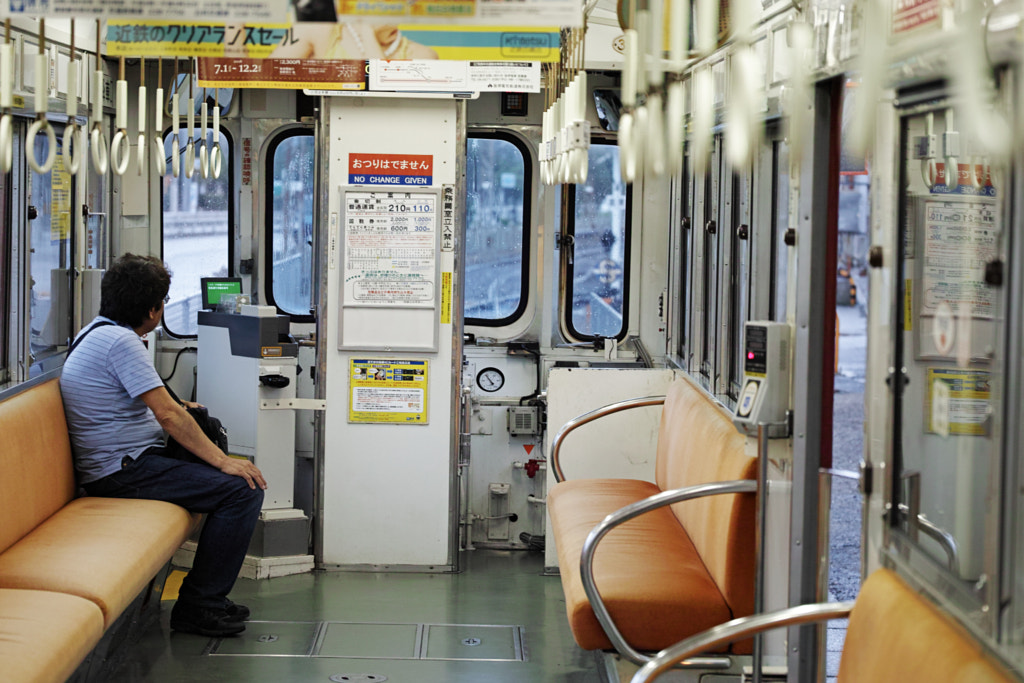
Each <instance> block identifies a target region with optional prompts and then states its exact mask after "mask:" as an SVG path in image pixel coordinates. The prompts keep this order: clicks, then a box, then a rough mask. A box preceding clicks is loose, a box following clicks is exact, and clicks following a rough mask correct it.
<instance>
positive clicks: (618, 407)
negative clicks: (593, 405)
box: [551, 396, 665, 481]
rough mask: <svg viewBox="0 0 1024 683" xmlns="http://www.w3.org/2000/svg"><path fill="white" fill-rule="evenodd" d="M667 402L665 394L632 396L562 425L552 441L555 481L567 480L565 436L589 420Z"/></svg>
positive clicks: (552, 462)
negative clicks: (563, 460)
mask: <svg viewBox="0 0 1024 683" xmlns="http://www.w3.org/2000/svg"><path fill="white" fill-rule="evenodd" d="M664 403H665V397H664V396H645V397H643V398H631V399H629V400H626V401H618V402H616V403H609V404H608V405H606V406H601V407H600V408H597V409H595V410H591V411H590V412H589V413H583V414H582V415H578V416H576V417H574V418H573V419H571V420H569V421H568V422H566V423H565V424H564V425H562V428H561V429H559V430H558V433H557V434H555V438H554V440H552V442H551V471H552V472H553V473H554V475H555V481H565V475H564V474H562V463H561V462H560V460H559V452H560V451H561V448H562V442H563V441H564V440H565V437H567V436H568V435H569V433H570V432H572V431H573V430H574V429H576V428H577V427H582V426H583V425H585V424H587V423H588V422H593V421H594V420H596V419H598V418H600V417H604V416H605V415H611V414H612V413H618V412H621V411H623V410H629V409H630V408H643V407H644V406H659V405H663V404H664Z"/></svg>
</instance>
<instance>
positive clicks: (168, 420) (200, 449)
mask: <svg viewBox="0 0 1024 683" xmlns="http://www.w3.org/2000/svg"><path fill="white" fill-rule="evenodd" d="M140 398H142V400H143V401H145V403H146V405H147V406H149V409H150V410H152V411H153V415H155V416H156V419H157V422H159V423H160V426H161V427H163V429H164V431H166V432H167V433H168V434H170V435H171V436H173V437H174V439H175V440H176V441H177V442H178V443H180V444H181V445H182V446H184V447H185V448H186V449H188V450H189V451H190V452H192V453H194V454H195V455H196V456H197V457H199V458H202V459H203V460H205V461H206V462H208V463H210V464H211V465H213V466H214V467H216V468H217V469H219V470H220V471H221V472H223V473H224V474H231V475H234V476H236V477H242V478H243V479H245V480H246V481H247V482H249V488H253V489H254V488H256V487H257V486H259V487H260V488H261V489H264V490H266V488H267V482H266V480H265V479H264V478H263V473H262V472H260V470H259V468H257V467H256V466H255V465H253V464H252V463H251V462H249V461H248V460H241V459H239V458H229V457H228V456H227V455H226V454H225V453H224V451H222V450H221V449H219V448H217V445H216V444H214V443H213V442H212V441H210V440H209V439H208V438H207V437H206V434H204V433H203V430H202V429H200V428H199V425H198V424H196V421H195V420H193V419H192V416H191V415H189V414H188V412H186V411H185V409H184V408H182V407H181V406H180V405H178V403H177V402H176V401H175V400H174V399H173V398H171V395H170V394H169V393H168V392H167V389H166V388H165V387H156V388H155V389H150V390H149V391H147V392H145V393H144V394H142V396H141V397H140Z"/></svg>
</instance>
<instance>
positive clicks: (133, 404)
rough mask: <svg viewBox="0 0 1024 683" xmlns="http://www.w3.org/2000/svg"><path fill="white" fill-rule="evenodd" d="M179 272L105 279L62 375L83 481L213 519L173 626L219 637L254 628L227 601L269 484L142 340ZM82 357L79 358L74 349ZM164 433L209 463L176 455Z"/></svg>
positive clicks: (149, 266)
mask: <svg viewBox="0 0 1024 683" xmlns="http://www.w3.org/2000/svg"><path fill="white" fill-rule="evenodd" d="M170 286H171V276H170V273H168V272H167V269H166V268H165V267H164V265H163V263H161V262H160V261H159V260H158V259H156V258H153V257H144V256H136V255H134V254H125V255H124V256H122V257H121V258H119V259H118V260H117V261H116V262H115V263H114V264H113V265H112V266H111V267H110V269H109V270H108V271H107V272H106V274H105V275H104V276H103V282H102V285H101V292H100V315H99V316H98V317H97V318H96V319H95V320H93V321H92V322H91V323H90V324H89V325H87V326H86V327H85V329H84V330H83V331H82V332H81V333H80V334H79V335H78V338H76V340H75V343H74V344H72V346H71V350H70V351H69V352H68V358H67V360H66V361H65V363H64V369H63V371H62V374H61V379H60V388H61V393H62V395H63V398H64V411H65V413H66V416H67V422H68V433H69V434H70V437H71V447H72V451H73V453H74V459H75V470H76V472H77V474H78V480H79V483H80V484H81V485H82V487H83V488H85V490H86V492H88V493H89V495H93V496H104V497H108V498H148V499H153V500H164V501H168V502H171V503H176V504H178V505H181V506H182V507H184V508H185V509H187V510H188V511H190V512H200V513H206V515H207V517H206V523H205V525H204V526H203V531H202V534H201V535H200V537H199V544H198V546H197V547H196V554H195V560H194V562H193V564H192V571H190V572H189V573H188V576H186V577H185V580H184V582H183V583H182V585H181V591H180V594H179V597H178V601H177V603H176V604H175V605H174V608H173V610H172V611H171V628H173V629H174V630H176V631H183V632H185V633H197V634H201V635H205V636H211V637H219V636H226V635H233V634H236V633H240V632H242V631H244V630H245V624H244V623H243V622H244V621H245V620H246V619H247V618H248V617H249V610H248V608H246V607H245V606H244V605H239V604H236V603H234V602H232V601H231V600H229V599H228V597H227V596H228V593H229V592H230V591H231V588H232V586H234V584H235V579H236V578H237V577H238V571H239V569H241V567H242V561H243V560H244V559H245V551H246V549H247V548H248V547H249V540H250V537H251V536H252V532H253V529H254V528H255V525H256V520H257V519H258V518H259V514H260V508H261V507H262V505H263V491H264V489H266V488H267V483H266V481H265V480H264V479H263V474H262V473H261V472H260V471H259V469H258V468H257V467H256V466H255V465H253V464H252V463H251V462H249V461H248V460H241V459H238V458H231V457H228V456H227V455H226V454H225V453H224V452H223V451H221V450H220V449H219V448H218V447H217V446H216V445H215V444H214V443H213V442H212V441H210V439H208V438H207V437H206V435H205V434H204V433H203V431H202V430H201V429H200V428H199V425H197V424H196V421H195V420H194V419H192V417H191V416H190V415H189V414H188V413H187V412H186V411H185V409H184V408H183V407H182V406H180V405H179V404H178V403H177V402H176V401H175V400H174V399H173V398H171V395H170V393H169V392H168V391H167V389H166V387H164V383H163V381H162V380H161V379H160V375H159V374H157V371H156V368H155V367H153V362H152V360H150V357H149V353H148V352H147V351H146V347H145V345H144V344H143V342H142V339H141V337H142V336H143V335H145V334H146V333H148V332H151V331H153V330H154V329H156V327H157V325H159V324H160V320H161V318H162V316H163V310H164V303H166V301H167V292H168V291H169V290H170ZM72 352H73V353H72ZM164 432H166V433H167V434H168V435H170V436H172V437H174V438H175V439H176V440H177V441H178V443H180V444H181V445H182V446H184V447H185V448H186V449H188V450H189V451H191V452H192V453H193V454H195V455H196V456H198V458H199V459H201V460H203V461H205V462H204V463H198V462H194V461H193V462H186V461H183V460H178V459H174V458H170V457H167V455H166V453H165V449H164Z"/></svg>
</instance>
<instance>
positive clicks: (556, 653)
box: [111, 550, 599, 683]
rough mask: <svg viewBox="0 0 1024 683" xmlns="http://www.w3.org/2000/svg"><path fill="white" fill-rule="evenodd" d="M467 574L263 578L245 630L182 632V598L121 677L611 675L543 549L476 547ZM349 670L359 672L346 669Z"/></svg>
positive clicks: (405, 680) (213, 680)
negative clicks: (585, 642) (577, 634)
mask: <svg viewBox="0 0 1024 683" xmlns="http://www.w3.org/2000/svg"><path fill="white" fill-rule="evenodd" d="M464 557H465V567H466V569H465V571H464V572H462V573H461V574H452V575H448V574H406V573H402V574H373V573H353V572H317V573H313V574H304V575H299V576H286V577H279V578H273V579H263V580H260V581H252V580H246V579H240V580H239V581H238V583H237V584H236V586H235V590H234V592H233V593H232V595H231V597H232V599H233V600H235V601H236V602H240V603H243V604H245V605H247V606H249V608H250V609H251V610H252V613H253V621H251V622H249V624H248V627H247V629H246V631H245V633H244V634H242V636H240V637H238V638H224V639H221V640H219V641H216V640H215V641H213V642H212V643H211V640H210V639H209V638H204V637H201V636H192V635H187V634H180V633H175V632H172V631H171V630H170V628H169V626H168V619H169V615H170V608H171V606H172V604H173V603H171V602H170V601H165V602H164V603H163V607H162V612H163V613H162V619H161V621H160V623H159V624H157V625H155V626H154V627H152V628H151V629H150V631H149V632H147V633H145V634H144V635H143V636H142V639H141V642H140V643H139V644H138V645H137V646H136V647H135V648H134V650H133V651H132V652H131V654H130V656H129V659H128V661H127V662H126V663H125V664H124V665H123V666H122V667H121V669H120V670H119V671H118V672H117V673H116V675H115V676H114V677H113V678H111V683H140V682H143V681H145V682H152V683H179V682H182V683H184V682H189V683H193V682H197V683H200V682H201V683H220V682H222V681H223V682H225V683H228V682H231V683H236V682H238V681H245V682H246V683H261V682H263V681H273V682H274V683H292V682H300V681H301V682H305V681H322V682H323V683H329V682H330V681H332V680H333V681H348V682H350V683H355V682H356V681H384V680H386V681H388V682H389V683H462V682H463V681H464V682H466V683H470V682H472V683H480V682H481V681H487V682H493V683H506V682H507V683H519V682H524V683H525V682H534V681H541V682H546V681H551V682H558V683H563V682H564V683H584V682H585V683H593V682H594V681H598V680H599V674H598V666H597V662H596V660H595V658H594V656H593V655H592V654H591V653H589V652H584V651H582V650H580V649H579V648H578V647H577V646H576V644H575V642H574V641H573V639H572V634H571V633H570V632H569V627H568V623H567V621H566V616H565V601H564V598H563V595H562V586H561V582H560V581H559V580H558V578H557V577H550V576H542V571H543V564H544V562H543V556H542V554H540V553H530V552H507V551H494V550H476V551H471V552H467V553H465V554H464ZM346 677H347V678H346Z"/></svg>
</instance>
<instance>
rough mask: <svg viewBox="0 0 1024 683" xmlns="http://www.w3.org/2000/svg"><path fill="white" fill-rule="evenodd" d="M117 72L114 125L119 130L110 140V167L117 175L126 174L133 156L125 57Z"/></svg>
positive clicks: (122, 58)
mask: <svg viewBox="0 0 1024 683" xmlns="http://www.w3.org/2000/svg"><path fill="white" fill-rule="evenodd" d="M117 74H118V78H117V91H116V92H117V94H116V95H115V100H114V126H115V127H116V128H117V132H116V133H114V139H113V140H111V141H110V169H111V170H112V171H113V172H114V173H115V174H116V175H124V172H125V171H127V170H128V162H129V161H131V158H132V148H131V145H129V144H128V81H127V80H126V79H125V76H124V57H121V61H120V63H119V65H118V72H117ZM122 149H123V150H124V151H121V150H122Z"/></svg>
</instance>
